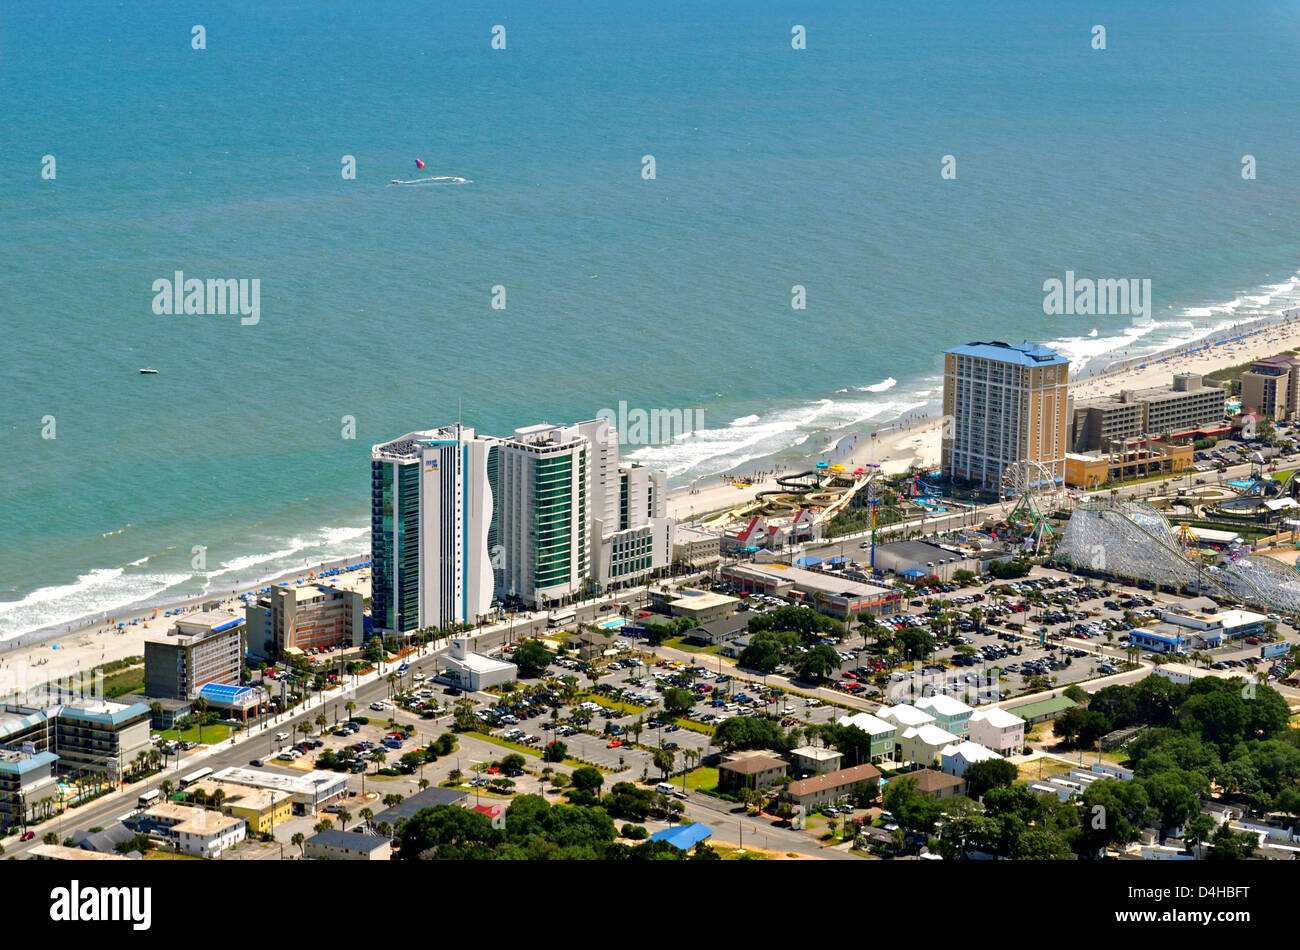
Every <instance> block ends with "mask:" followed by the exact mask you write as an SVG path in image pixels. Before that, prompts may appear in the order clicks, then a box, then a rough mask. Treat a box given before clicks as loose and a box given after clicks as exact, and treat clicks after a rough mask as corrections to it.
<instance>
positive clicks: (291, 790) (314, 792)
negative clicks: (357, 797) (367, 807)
mask: <svg viewBox="0 0 1300 950" xmlns="http://www.w3.org/2000/svg"><path fill="white" fill-rule="evenodd" d="M211 779H212V781H213V782H218V783H223V782H229V783H232V784H234V785H246V786H248V787H249V788H266V789H271V790H273V791H277V792H282V793H284V794H287V795H289V796H290V798H292V800H293V810H294V813H295V814H305V815H311V814H314V813H315V812H318V811H320V810H321V809H322V808H323V807H325V806H326V805H328V804H330V803H332V802H335V801H338V800H339V799H341V798H343V796H345V795H346V794H347V791H348V777H347V774H346V773H339V772H324V771H320V770H316V771H312V772H301V773H298V774H295V775H286V774H284V773H283V772H268V771H265V770H263V769H245V768H237V767H231V768H228V769H222V770H221V771H220V772H217V773H216V774H214V775H212V776H211ZM227 794H229V790H227Z"/></svg>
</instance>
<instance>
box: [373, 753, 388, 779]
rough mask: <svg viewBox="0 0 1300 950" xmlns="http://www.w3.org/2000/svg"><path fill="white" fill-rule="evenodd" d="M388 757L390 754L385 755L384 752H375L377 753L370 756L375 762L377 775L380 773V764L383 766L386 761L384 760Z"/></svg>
mask: <svg viewBox="0 0 1300 950" xmlns="http://www.w3.org/2000/svg"><path fill="white" fill-rule="evenodd" d="M387 758H388V756H387V755H385V754H384V753H383V752H375V754H374V755H372V756H371V757H370V760H371V761H372V762H374V763H375V774H376V775H378V774H379V766H381V765H382V764H383V763H384V760H385V759H387Z"/></svg>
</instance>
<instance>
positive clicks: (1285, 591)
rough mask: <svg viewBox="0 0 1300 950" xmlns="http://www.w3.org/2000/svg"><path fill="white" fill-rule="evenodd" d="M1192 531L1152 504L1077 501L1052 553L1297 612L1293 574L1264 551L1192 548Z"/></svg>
mask: <svg viewBox="0 0 1300 950" xmlns="http://www.w3.org/2000/svg"><path fill="white" fill-rule="evenodd" d="M1195 545H1196V542H1195V536H1194V534H1193V532H1192V531H1191V530H1189V529H1187V528H1185V527H1183V528H1178V529H1175V528H1173V527H1171V526H1170V524H1169V522H1168V521H1167V520H1166V519H1165V517H1164V515H1162V514H1161V513H1160V512H1159V511H1157V510H1156V509H1155V508H1153V507H1151V506H1150V505H1148V504H1145V503H1143V502H1140V501H1132V500H1117V501H1111V500H1104V499H1096V498H1093V499H1085V500H1081V501H1080V502H1079V504H1078V505H1077V506H1076V507H1075V509H1074V513H1073V514H1072V515H1071V516H1070V523H1069V524H1068V525H1067V526H1066V529H1065V535H1064V537H1063V538H1062V539H1061V543H1060V545H1059V546H1058V547H1057V549H1056V553H1055V558H1056V560H1058V561H1063V562H1065V563H1067V564H1070V565H1071V566H1073V567H1076V568H1080V569H1082V570H1089V571H1096V572H1098V573H1102V574H1109V575H1111V576H1112V577H1116V578H1120V579H1130V578H1131V579H1133V580H1139V581H1147V582H1149V583H1152V584H1158V585H1160V586H1162V587H1167V588H1172V589H1176V590H1183V591H1187V592H1189V593H1195V594H1208V595H1210V596H1217V597H1220V598H1224V599H1227V600H1229V601H1236V602H1240V603H1245V604H1251V605H1253V606H1255V607H1262V608H1265V609H1267V610H1284V611H1290V612H1300V574H1298V573H1297V572H1296V571H1295V570H1294V569H1291V568H1288V567H1286V566H1284V565H1283V564H1281V563H1280V562H1278V561H1276V560H1274V559H1272V558H1267V557H1259V558H1252V557H1250V556H1248V555H1245V554H1238V555H1236V556H1228V557H1227V558H1226V559H1224V560H1222V561H1220V562H1219V563H1211V562H1210V561H1208V560H1206V559H1204V558H1202V557H1200V555H1199V554H1196V553H1195Z"/></svg>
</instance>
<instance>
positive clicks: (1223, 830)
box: [1206, 822, 1256, 861]
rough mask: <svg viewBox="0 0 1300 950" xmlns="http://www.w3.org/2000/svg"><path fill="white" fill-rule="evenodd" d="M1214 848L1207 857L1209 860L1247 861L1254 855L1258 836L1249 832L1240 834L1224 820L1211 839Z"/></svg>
mask: <svg viewBox="0 0 1300 950" xmlns="http://www.w3.org/2000/svg"><path fill="white" fill-rule="evenodd" d="M1210 843H1211V844H1212V845H1213V846H1214V850H1213V851H1211V852H1210V853H1209V855H1208V856H1207V857H1206V860H1207V861H1245V860H1247V859H1248V858H1250V857H1252V856H1254V854H1255V846H1256V838H1255V836H1254V835H1253V834H1250V833H1249V832H1243V833H1240V834H1238V833H1237V832H1234V831H1233V830H1232V829H1231V828H1229V827H1228V823H1227V822H1224V823H1223V824H1221V825H1220V826H1219V829H1218V830H1217V831H1216V832H1215V833H1214V836H1213V837H1212V838H1211V839H1210Z"/></svg>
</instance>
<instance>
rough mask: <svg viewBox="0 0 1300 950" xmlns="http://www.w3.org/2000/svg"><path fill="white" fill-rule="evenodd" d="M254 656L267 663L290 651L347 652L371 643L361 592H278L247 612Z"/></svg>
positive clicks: (290, 588) (320, 587)
mask: <svg viewBox="0 0 1300 950" xmlns="http://www.w3.org/2000/svg"><path fill="white" fill-rule="evenodd" d="M244 617H245V620H246V621H247V625H246V634H245V638H246V640H247V641H248V652H249V653H251V654H253V655H255V656H258V657H261V658H263V659H267V660H273V659H279V658H281V657H283V656H284V655H285V653H286V651H289V650H301V651H303V652H308V651H311V650H326V649H329V648H331V647H332V648H335V649H347V648H351V647H359V646H361V642H362V640H363V639H364V637H365V598H364V597H363V596H362V594H361V592H360V591H355V590H339V589H338V588H335V587H329V586H327V585H325V584H301V585H288V584H286V585H283V586H276V587H272V588H271V590H270V591H269V592H267V593H265V594H261V595H260V596H259V597H258V598H257V600H256V601H254V602H253V603H250V604H248V605H247V606H246V607H245V608H244Z"/></svg>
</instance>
